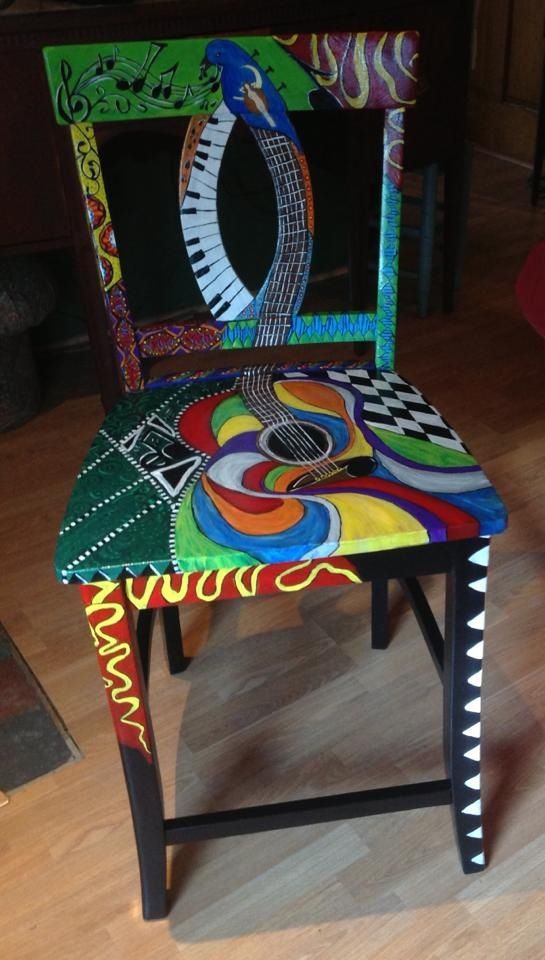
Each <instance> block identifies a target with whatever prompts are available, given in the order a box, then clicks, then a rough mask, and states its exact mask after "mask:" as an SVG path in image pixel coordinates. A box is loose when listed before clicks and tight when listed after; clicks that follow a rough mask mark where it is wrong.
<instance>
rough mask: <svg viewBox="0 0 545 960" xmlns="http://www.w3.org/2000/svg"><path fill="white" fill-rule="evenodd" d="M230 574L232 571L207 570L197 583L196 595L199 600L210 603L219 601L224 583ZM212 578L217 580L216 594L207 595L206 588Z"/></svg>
mask: <svg viewBox="0 0 545 960" xmlns="http://www.w3.org/2000/svg"><path fill="white" fill-rule="evenodd" d="M229 572H230V569H227V570H207V571H206V572H205V573H203V575H202V576H201V577H199V579H198V581H197V586H196V587H195V595H196V596H197V597H198V598H199V600H205V601H208V602H209V601H211V600H217V599H218V597H219V596H220V594H221V587H222V584H223V581H224V580H225V578H226V576H227V575H228V573H229ZM211 576H212V577H215V578H216V581H215V586H214V592H213V593H205V592H204V588H205V586H206V583H207V581H208V580H209V579H210V577H211Z"/></svg>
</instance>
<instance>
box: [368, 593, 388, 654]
mask: <svg viewBox="0 0 545 960" xmlns="http://www.w3.org/2000/svg"><path fill="white" fill-rule="evenodd" d="M389 643H390V635H389V631H388V581H387V580H373V581H372V582H371V646H372V648H373V650H386V648H387V646H388V644H389Z"/></svg>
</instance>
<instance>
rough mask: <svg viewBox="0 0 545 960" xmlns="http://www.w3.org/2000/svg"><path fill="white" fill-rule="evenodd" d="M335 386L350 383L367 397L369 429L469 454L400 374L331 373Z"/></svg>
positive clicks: (350, 371)
mask: <svg viewBox="0 0 545 960" xmlns="http://www.w3.org/2000/svg"><path fill="white" fill-rule="evenodd" d="M328 378H329V379H330V380H332V381H334V382H335V383H341V384H342V383H350V384H351V386H353V387H355V388H356V390H359V391H360V392H361V393H363V395H364V397H365V407H364V410H365V420H366V422H367V423H368V424H369V426H370V427H382V429H384V430H390V431H391V432H392V433H399V434H403V435H404V436H407V437H415V438H416V439H417V440H428V441H429V442H430V443H437V444H439V446H442V447H449V449H451V450H459V451H460V452H464V453H467V452H468V451H467V447H466V446H465V445H464V444H463V443H462V441H461V440H460V437H459V436H458V434H457V433H456V431H455V430H453V429H452V427H451V426H450V425H449V424H448V423H447V422H446V420H443V417H442V416H441V415H440V413H439V412H438V411H437V410H436V409H435V407H432V406H431V405H430V404H429V403H428V401H427V400H426V398H425V397H424V396H423V395H422V394H421V393H420V391H419V390H417V389H416V387H413V386H412V384H410V383H408V382H407V380H404V379H403V377H400V376H399V374H397V373H392V372H390V371H387V370H366V369H363V368H361V367H360V368H357V369H350V368H348V369H346V370H343V371H336V370H330V371H329V372H328Z"/></svg>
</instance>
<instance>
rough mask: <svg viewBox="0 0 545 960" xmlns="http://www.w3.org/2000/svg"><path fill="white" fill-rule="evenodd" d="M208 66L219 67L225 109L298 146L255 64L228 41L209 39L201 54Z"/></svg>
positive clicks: (283, 108)
mask: <svg viewBox="0 0 545 960" xmlns="http://www.w3.org/2000/svg"><path fill="white" fill-rule="evenodd" d="M205 60H206V62H207V63H208V64H211V65H214V66H216V65H217V66H220V67H221V68H222V69H221V89H222V93H223V99H224V101H225V104H226V106H227V107H228V109H229V110H230V111H231V113H233V114H234V115H235V116H237V117H242V118H243V120H245V122H246V123H247V124H248V126H250V127H254V128H255V129H257V130H269V131H270V130H275V131H277V132H278V133H283V134H285V136H287V137H289V139H290V140H293V142H294V143H295V144H296V145H297V147H298V148H299V150H300V149H301V144H300V142H299V138H298V136H297V134H296V132H295V129H294V127H293V125H292V123H291V121H290V119H289V117H288V114H287V111H286V105H285V103H284V101H283V99H282V97H281V96H280V94H279V93H278V90H277V89H276V87H275V86H274V85H273V84H272V83H271V81H270V80H269V78H268V76H267V74H266V73H265V72H264V71H263V70H262V69H261V67H260V66H259V64H257V63H256V61H255V60H253V59H252V57H250V55H249V54H247V53H246V51H245V50H243V49H242V47H239V46H238V44H237V43H234V42H233V41H232V40H211V41H210V43H209V44H208V46H207V47H206V51H205Z"/></svg>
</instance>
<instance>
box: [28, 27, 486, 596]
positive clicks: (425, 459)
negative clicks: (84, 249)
mask: <svg viewBox="0 0 545 960" xmlns="http://www.w3.org/2000/svg"><path fill="white" fill-rule="evenodd" d="M416 44H417V37H416V35H415V34H413V33H410V32H399V33H368V34H363V33H361V34H338V35H334V34H331V35H328V34H310V35H298V34H296V35H293V36H289V37H288V36H279V37H276V38H272V37H268V38H256V37H250V38H248V37H246V38H240V37H239V38H236V39H199V40H187V41H164V42H152V43H149V44H142V43H134V44H119V45H112V46H111V47H107V46H105V45H90V46H85V47H81V48H80V47H75V48H71V47H67V48H55V49H51V50H48V51H46V54H45V56H46V63H47V69H48V74H49V79H50V84H51V90H52V94H53V97H54V101H55V103H56V109H57V116H58V119H59V121H60V122H65V123H70V124H71V125H72V137H73V143H74V151H75V156H76V160H77V163H78V169H79V172H80V180H81V184H82V188H83V190H84V194H85V199H86V204H87V210H88V217H89V224H90V229H91V233H92V236H93V240H94V244H95V251H96V254H97V263H98V266H99V275H100V282H101V283H102V286H103V290H104V295H105V302H106V305H107V309H108V313H109V316H110V319H111V323H112V330H113V336H114V342H115V344H116V348H117V356H118V361H119V365H120V369H121V371H122V373H123V377H124V381H125V384H126V386H127V389H128V390H130V391H131V392H132V395H131V396H130V397H128V398H127V399H126V400H125V401H124V402H122V403H121V404H120V405H119V406H118V407H117V408H116V409H115V410H114V411H113V412H112V413H111V414H110V416H109V417H108V418H107V419H106V422H105V424H104V426H103V427H102V429H101V431H100V432H99V434H98V437H97V439H96V441H95V443H94V445H93V447H92V449H91V452H90V454H89V457H88V459H87V460H86V462H85V464H84V467H83V469H82V472H81V474H80V477H79V479H78V483H77V485H76V489H75V492H74V496H73V498H72V501H71V504H70V507H69V510H68V514H67V517H66V521H65V524H64V527H63V532H62V535H61V539H60V544H59V551H58V559H57V569H58V574H59V576H60V577H61V578H62V579H63V580H65V581H71V580H75V581H78V582H84V583H85V582H92V581H96V580H116V579H119V578H138V577H142V576H151V577H158V576H162V575H171V574H174V575H182V576H186V575H187V576H191V575H193V574H195V575H198V576H199V577H201V576H202V574H203V572H209V573H213V574H216V575H218V576H220V575H221V578H225V574H226V572H227V571H255V570H257V569H258V568H260V567H263V566H266V565H270V566H272V567H275V566H276V565H283V564H292V563H295V564H298V563H303V564H315V563H318V564H319V563H320V562H321V561H323V560H324V559H326V558H341V557H349V556H350V555H351V554H356V553H359V552H369V551H377V550H383V549H391V548H395V547H401V546H409V545H415V544H424V543H427V542H430V541H431V542H437V541H444V540H448V539H463V538H472V537H477V536H483V535H489V534H491V533H495V532H498V531H499V530H500V529H502V528H503V526H504V524H505V515H504V510H503V506H502V505H501V503H500V501H499V499H498V498H497V496H496V494H495V492H494V490H493V489H492V487H491V486H490V484H489V482H488V480H487V478H486V477H485V475H484V473H483V472H482V470H481V469H480V467H479V466H478V464H477V463H476V462H475V460H474V459H473V458H472V457H471V456H470V454H469V453H468V451H467V450H466V448H465V447H464V446H463V444H462V443H461V441H460V440H459V438H458V437H457V435H456V434H455V433H454V432H453V431H452V430H451V428H450V427H449V426H448V425H447V424H446V423H445V421H444V420H443V419H442V418H441V417H440V415H439V414H438V413H437V411H436V410H434V409H433V408H432V407H430V406H429V404H427V402H426V401H425V400H424V398H423V397H422V395H421V394H420V393H419V392H418V391H417V390H415V389H414V388H413V387H411V386H410V385H409V384H408V383H407V382H406V381H404V380H403V379H402V378H401V377H399V376H398V375H397V374H395V373H394V372H393V370H392V366H393V353H394V338H395V318H396V304H397V272H398V243H399V213H400V201H401V190H400V186H401V179H400V178H401V169H402V153H403V116H404V109H405V107H406V106H407V105H410V104H411V103H412V102H414V98H415V91H416V73H415V67H416V56H417V53H416V50H417V46H416ZM325 108H330V109H331V108H339V109H344V108H346V109H361V108H371V109H381V110H384V112H385V127H384V131H385V132H384V153H383V178H382V201H381V202H382V210H381V224H380V226H381V239H380V249H379V284H378V297H377V309H376V311H375V312H374V313H352V314H333V313H332V314H317V315H301V313H300V310H301V305H302V302H303V297H304V294H305V290H306V287H307V283H308V279H309V272H310V268H311V261H312V252H313V246H314V235H315V208H314V197H313V191H312V183H311V175H310V171H309V166H308V163H307V160H306V157H305V155H304V152H303V148H302V144H301V141H300V138H299V135H298V133H297V129H296V118H295V116H294V111H295V112H296V111H297V110H314V109H325ZM167 114H169V115H171V114H172V115H180V116H182V115H189V116H190V117H191V119H190V121H189V123H188V125H187V129H186V134H185V142H184V145H183V150H182V156H181V162H180V178H179V180H180V182H179V211H180V224H181V229H182V234H183V239H184V242H185V246H186V250H187V256H188V259H189V263H190V265H191V269H192V271H193V276H194V279H195V285H196V289H198V291H199V293H200V296H201V297H202V300H203V301H204V303H205V304H206V306H207V308H208V311H209V315H208V316H207V317H205V318H204V319H201V320H200V321H199V322H197V321H195V322H192V323H189V324H185V325H181V326H178V327H176V326H173V325H171V324H158V323H157V324H148V325H144V326H140V327H139V326H136V325H135V324H134V323H133V322H132V318H131V315H130V307H129V303H128V300H127V297H126V293H125V288H124V285H123V277H122V272H121V266H120V262H119V256H118V251H117V246H116V242H115V237H114V233H113V228H112V225H111V220H110V215H109V209H108V202H107V198H106V193H105V190H104V184H103V180H102V175H101V170H100V159H99V153H98V150H97V147H96V141H95V139H94V132H93V128H92V122H94V121H99V120H100V121H104V120H105V121H110V120H113V119H116V120H119V119H125V118H128V119H134V118H135V117H139V118H143V119H147V118H150V117H157V116H165V115H167ZM240 122H242V123H244V124H245V125H246V127H247V128H248V130H249V132H250V134H251V136H252V137H253V139H254V140H255V143H256V145H257V148H258V150H259V153H260V154H261V158H262V161H263V163H264V164H265V167H266V169H267V171H268V173H269V175H270V178H271V181H272V185H273V188H274V194H275V198H276V208H277V236H276V247H275V251H274V256H273V259H272V263H271V266H270V269H269V270H268V272H267V274H266V276H265V277H264V279H263V282H262V284H261V285H260V287H259V289H257V290H251V289H249V288H248V287H247V286H246V285H245V283H244V282H243V280H242V279H241V278H240V276H239V275H238V273H237V271H236V269H235V268H234V266H233V264H232V263H231V261H230V259H229V255H228V253H227V250H226V249H225V246H224V243H223V238H222V230H221V222H220V204H219V203H218V194H219V191H220V186H221V176H220V174H221V167H222V161H223V158H224V154H225V150H226V149H227V146H228V144H229V142H230V140H231V137H232V133H233V130H234V128H235V125H236V124H237V123H240ZM342 339H347V340H354V339H360V340H361V339H365V340H371V341H375V344H376V357H375V365H374V366H373V367H372V368H371V367H370V368H364V367H358V366H357V365H353V366H346V365H345V366H343V365H339V366H338V367H334V366H331V365H330V366H329V367H328V366H327V365H326V366H325V367H323V368H319V367H318V368H316V369H309V368H306V367H304V366H302V367H299V368H297V367H291V368H290V367H286V368H283V369H282V368H278V367H274V366H263V365H261V366H246V367H243V368H241V369H240V370H239V371H238V372H237V371H231V372H229V373H227V374H225V373H224V374H223V375H220V373H219V372H218V373H212V374H209V375H206V376H201V377H199V376H196V377H193V378H191V377H189V378H187V379H186V381H185V382H184V383H182V384H178V385H177V386H175V387H169V386H166V385H165V383H166V380H165V379H155V380H153V379H151V380H150V379H146V377H145V374H144V365H143V362H144V361H145V360H150V359H153V358H154V357H157V356H163V355H166V354H176V353H183V352H187V351H190V350H202V349H218V348H220V347H227V348H235V347H244V346H246V347H247V346H255V347H261V348H263V347H279V346H283V345H286V344H292V343H307V342H313V341H318V342H320V341H322V342H323V341H338V340H342ZM145 387H148V388H150V387H152V388H153V389H147V390H146V389H143V388H145ZM336 562H337V563H339V564H340V566H339V568H338V569H339V570H341V571H347V570H348V571H349V570H350V567H349V564H348V566H347V563H348V562H344V561H343V562H341V561H340V560H337V561H336ZM280 572H281V573H282V575H283V569H282V571H280ZM284 572H285V571H284ZM330 572H331V571H330ZM343 575H344V574H343ZM248 576H249V577H250V580H251V579H252V577H253V573H250V574H248ZM199 582H200V581H199ZM241 583H242V581H241ZM244 589H246V588H244ZM190 592H191V591H190ZM212 594H214V595H215V588H214V589H213V590H212Z"/></svg>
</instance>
